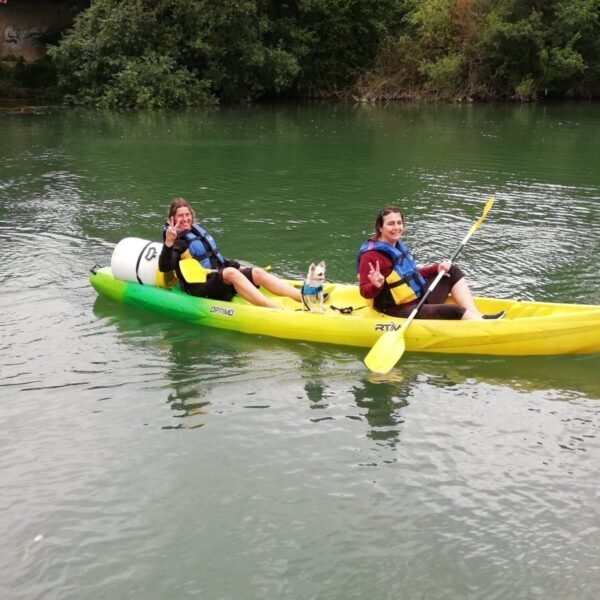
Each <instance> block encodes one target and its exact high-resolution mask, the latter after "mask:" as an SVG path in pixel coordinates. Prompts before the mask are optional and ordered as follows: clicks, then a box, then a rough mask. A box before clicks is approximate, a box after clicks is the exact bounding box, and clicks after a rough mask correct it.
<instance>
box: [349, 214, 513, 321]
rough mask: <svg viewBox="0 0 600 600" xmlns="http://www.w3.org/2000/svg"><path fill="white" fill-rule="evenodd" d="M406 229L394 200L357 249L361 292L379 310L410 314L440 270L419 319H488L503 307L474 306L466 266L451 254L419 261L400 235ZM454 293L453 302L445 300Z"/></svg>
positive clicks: (393, 314)
mask: <svg viewBox="0 0 600 600" xmlns="http://www.w3.org/2000/svg"><path fill="white" fill-rule="evenodd" d="M403 233H404V215H403V213H402V211H401V210H400V209H399V208H397V207H396V206H388V207H386V208H384V209H382V210H381V211H379V213H378V214H377V218H376V219H375V235H374V236H373V237H372V238H371V239H370V240H367V241H366V242H365V243H364V244H363V245H362V246H361V248H360V251H359V254H358V272H359V278H360V293H361V296H363V298H367V299H373V303H374V306H375V308H376V309H377V310H379V311H380V312H382V313H384V314H386V315H390V316H394V317H407V316H408V315H409V314H410V313H411V312H412V311H413V309H414V308H415V306H417V304H418V302H419V300H420V299H421V298H423V296H425V293H426V291H427V289H428V288H429V287H430V286H432V283H433V281H434V280H435V278H436V276H437V274H438V273H441V272H444V277H443V278H442V279H441V281H440V282H439V284H437V285H436V287H435V289H433V288H432V290H431V293H430V294H429V296H428V297H427V299H426V300H425V303H424V305H423V306H422V308H421V309H420V311H419V314H418V316H417V318H421V319H464V320H477V319H482V318H483V319H486V318H487V319H490V318H501V317H502V316H503V313H498V314H496V315H482V314H481V313H480V312H479V310H478V308H477V307H476V306H475V303H474V301H473V296H472V295H471V290H470V289H469V286H468V284H467V281H466V279H465V277H464V274H463V272H462V271H461V270H460V268H459V267H458V266H456V265H453V264H452V262H451V261H450V260H442V261H440V262H439V263H436V264H434V265H430V266H426V267H418V266H417V263H416V261H415V259H414V258H413V256H412V254H411V253H410V251H409V250H408V247H407V246H406V244H404V242H402V241H401V240H400V237H401V236H402V234H403ZM448 296H451V297H452V299H453V300H454V302H455V304H447V303H445V301H446V299H447V298H448Z"/></svg>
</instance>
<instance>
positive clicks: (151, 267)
mask: <svg viewBox="0 0 600 600" xmlns="http://www.w3.org/2000/svg"><path fill="white" fill-rule="evenodd" d="M161 250H162V244H159V243H158V242H149V241H148V240H143V239H141V238H135V237H128V238H123V239H122V240H121V241H120V242H119V243H118V244H117V245H116V247H115V249H114V251H113V254H112V258H111V260H110V268H111V269H112V272H113V275H114V277H115V278H116V279H120V280H121V281H134V282H135V283H142V284H144V285H156V273H157V272H158V257H159V256H160V251H161Z"/></svg>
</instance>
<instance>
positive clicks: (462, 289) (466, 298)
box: [450, 277, 481, 321]
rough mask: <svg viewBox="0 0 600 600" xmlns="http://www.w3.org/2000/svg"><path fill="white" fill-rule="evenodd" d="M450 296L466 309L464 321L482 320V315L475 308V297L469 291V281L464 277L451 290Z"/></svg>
mask: <svg viewBox="0 0 600 600" xmlns="http://www.w3.org/2000/svg"><path fill="white" fill-rule="evenodd" d="M450 295H451V296H452V298H453V300H454V302H456V304H458V305H459V306H462V307H463V308H465V309H466V310H465V314H464V315H463V319H465V320H470V321H472V320H476V319H481V313H480V312H479V310H478V308H477V307H476V306H475V302H474V301H473V296H472V295H471V290H470V289H469V285H468V284H467V281H466V279H465V278H464V277H463V278H462V279H459V280H458V281H457V282H456V283H455V284H454V286H453V287H452V289H451V290H450Z"/></svg>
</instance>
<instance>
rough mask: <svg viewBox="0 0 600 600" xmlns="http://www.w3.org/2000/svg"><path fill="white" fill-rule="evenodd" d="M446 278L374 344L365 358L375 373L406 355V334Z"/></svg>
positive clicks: (488, 205) (385, 370) (489, 203)
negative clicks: (393, 328)
mask: <svg viewBox="0 0 600 600" xmlns="http://www.w3.org/2000/svg"><path fill="white" fill-rule="evenodd" d="M492 204H494V199H493V198H490V199H489V200H488V201H487V203H486V205H485V207H484V209H483V213H482V215H481V217H479V219H478V220H477V222H476V223H474V225H473V226H472V227H471V229H470V230H469V233H467V235H466V236H465V238H464V239H463V241H462V242H461V244H460V246H459V247H458V250H457V251H456V252H455V253H454V255H453V256H452V258H451V259H450V260H451V261H452V262H454V260H455V259H456V257H457V256H458V255H459V254H460V253H461V251H462V249H463V248H464V247H465V246H466V244H467V242H468V241H469V239H471V236H472V235H473V234H474V233H475V232H476V231H477V229H478V228H479V226H480V225H481V224H482V223H483V220H484V219H485V217H486V215H487V214H488V212H490V209H491V208H492ZM443 276H444V271H440V272H439V273H438V274H437V276H436V278H435V279H434V280H433V282H432V284H431V285H430V286H429V288H428V289H427V291H426V292H425V294H424V296H423V297H422V298H421V300H420V301H419V303H418V304H417V306H416V307H415V308H414V310H413V311H412V312H411V313H410V315H409V316H408V318H407V319H406V321H404V323H403V324H402V325H401V326H400V329H398V330H396V331H386V332H385V333H384V334H382V335H381V336H380V337H379V339H378V340H377V341H376V342H375V343H374V344H373V347H372V348H371V350H370V351H369V353H368V354H367V356H366V357H365V365H367V367H368V368H369V369H370V370H371V371H374V372H375V373H388V372H389V371H390V370H391V369H392V367H393V366H394V365H395V364H396V363H397V362H398V361H399V360H400V358H402V355H403V354H404V350H405V348H406V343H405V341H404V334H405V333H406V330H407V328H408V326H409V325H410V324H411V322H412V320H413V319H414V318H415V317H416V316H417V314H418V312H419V311H420V310H421V307H422V306H423V304H425V301H426V300H427V298H428V297H429V294H431V292H432V291H433V290H434V289H435V286H436V285H437V284H438V283H439V281H440V279H441V278H442V277H443Z"/></svg>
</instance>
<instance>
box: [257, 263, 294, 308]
mask: <svg viewBox="0 0 600 600" xmlns="http://www.w3.org/2000/svg"><path fill="white" fill-rule="evenodd" d="M252 279H253V280H254V283H256V284H257V285H262V286H263V287H264V288H265V289H267V290H269V291H270V292H271V293H272V294H275V295H276V296H287V297H288V298H292V300H295V301H296V302H302V294H300V290H298V289H297V288H295V287H292V286H291V285H289V284H288V283H286V282H285V281H282V280H281V279H279V278H278V277H275V275H271V273H267V271H265V270H264V269H261V268H260V267H254V268H253V269H252Z"/></svg>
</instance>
